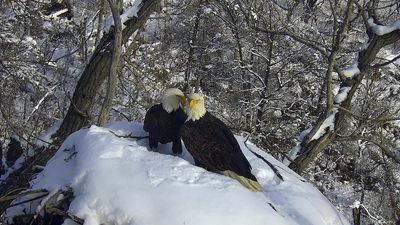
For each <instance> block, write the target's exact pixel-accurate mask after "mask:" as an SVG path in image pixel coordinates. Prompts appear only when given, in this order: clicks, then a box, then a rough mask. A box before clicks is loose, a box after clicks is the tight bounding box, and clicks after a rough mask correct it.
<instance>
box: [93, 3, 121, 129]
mask: <svg viewBox="0 0 400 225" xmlns="http://www.w3.org/2000/svg"><path fill="white" fill-rule="evenodd" d="M108 3H109V5H110V8H111V12H112V15H113V18H114V43H113V44H114V49H113V53H112V59H111V65H110V70H109V74H108V86H107V94H106V96H105V98H104V102H103V105H102V107H101V111H100V115H99V119H98V122H97V123H98V125H99V126H104V124H105V123H106V122H107V119H108V115H109V114H110V111H111V107H112V100H113V99H114V96H115V89H116V88H117V82H118V79H117V78H118V74H117V70H118V65H119V61H120V58H121V48H122V46H121V43H122V23H121V17H120V16H119V12H120V11H121V10H122V2H121V1H120V0H114V1H113V0H108Z"/></svg>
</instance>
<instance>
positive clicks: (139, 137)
mask: <svg viewBox="0 0 400 225" xmlns="http://www.w3.org/2000/svg"><path fill="white" fill-rule="evenodd" d="M108 131H109V132H110V133H112V134H114V135H115V136H117V137H119V138H134V139H146V138H149V136H134V135H133V134H128V135H119V134H116V133H115V132H114V131H112V130H108Z"/></svg>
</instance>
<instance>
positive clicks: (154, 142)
mask: <svg viewBox="0 0 400 225" xmlns="http://www.w3.org/2000/svg"><path fill="white" fill-rule="evenodd" d="M186 117H187V116H186V114H185V113H184V112H183V110H182V109H181V108H179V109H177V110H176V111H172V112H171V113H168V112H167V111H165V110H164V109H163V107H162V105H161V104H157V105H154V106H152V107H151V108H150V109H149V110H148V111H147V113H146V116H145V119H144V125H143V129H144V130H145V131H146V132H149V144H150V148H152V149H156V148H157V146H158V143H162V144H165V143H168V142H172V152H173V153H175V154H180V153H182V143H181V137H180V133H179V130H180V128H181V126H182V124H183V123H184V122H185V120H186Z"/></svg>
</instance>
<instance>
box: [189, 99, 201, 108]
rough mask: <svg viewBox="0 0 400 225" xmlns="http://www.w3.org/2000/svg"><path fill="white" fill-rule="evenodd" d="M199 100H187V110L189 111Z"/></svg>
mask: <svg viewBox="0 0 400 225" xmlns="http://www.w3.org/2000/svg"><path fill="white" fill-rule="evenodd" d="M198 102H199V100H195V99H189V109H191V108H192V107H193V106H194V105H196V104H197V103H198Z"/></svg>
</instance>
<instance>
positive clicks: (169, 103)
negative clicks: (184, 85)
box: [161, 88, 186, 113]
mask: <svg viewBox="0 0 400 225" xmlns="http://www.w3.org/2000/svg"><path fill="white" fill-rule="evenodd" d="M161 103H162V107H163V109H164V110H165V111H167V112H168V113H171V112H172V111H175V110H177V109H179V107H181V108H183V107H185V103H186V99H185V95H184V94H183V92H182V91H181V90H179V89H178V88H169V89H167V90H166V91H165V93H164V95H163V98H162V100H161Z"/></svg>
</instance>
